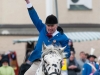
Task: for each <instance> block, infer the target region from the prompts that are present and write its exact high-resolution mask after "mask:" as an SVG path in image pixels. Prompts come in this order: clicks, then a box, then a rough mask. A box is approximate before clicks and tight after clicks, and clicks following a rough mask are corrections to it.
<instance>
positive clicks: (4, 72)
mask: <svg viewBox="0 0 100 75" xmlns="http://www.w3.org/2000/svg"><path fill="white" fill-rule="evenodd" d="M0 75H15V72H14V69H13V68H12V67H11V66H9V65H8V59H6V58H4V59H3V60H2V66H1V67H0Z"/></svg>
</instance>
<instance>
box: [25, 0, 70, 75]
mask: <svg viewBox="0 0 100 75" xmlns="http://www.w3.org/2000/svg"><path fill="white" fill-rule="evenodd" d="M25 1H26V3H27V8H28V13H29V15H30V18H31V20H32V22H33V23H34V25H35V26H36V28H37V30H38V31H39V38H38V41H37V44H36V47H35V49H34V50H33V52H32V54H31V55H30V57H29V58H28V60H27V62H26V63H27V64H32V65H31V67H30V68H29V69H28V70H27V71H26V72H25V74H24V75H35V72H36V70H37V68H38V67H39V64H40V58H41V54H42V43H43V42H44V43H45V44H46V45H50V44H53V45H56V46H61V47H64V46H66V48H65V50H64V52H67V54H66V58H69V56H70V48H69V46H68V41H69V39H68V38H67V36H66V35H65V34H64V33H62V30H61V29H58V30H57V28H58V20H57V18H56V17H55V16H54V15H49V16H48V17H47V18H46V21H45V24H44V23H42V21H41V19H40V18H39V16H38V14H37V12H36V11H35V9H34V7H33V6H32V4H31V3H30V0H25Z"/></svg>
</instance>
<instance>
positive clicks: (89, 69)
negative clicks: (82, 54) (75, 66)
mask: <svg viewBox="0 0 100 75" xmlns="http://www.w3.org/2000/svg"><path fill="white" fill-rule="evenodd" d="M87 58H88V60H89V62H88V63H85V64H84V65H83V69H82V75H93V73H94V72H95V71H96V70H98V69H99V66H98V64H96V62H95V58H97V57H96V56H95V55H89V56H88V57H87Z"/></svg>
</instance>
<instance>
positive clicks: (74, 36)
mask: <svg viewBox="0 0 100 75" xmlns="http://www.w3.org/2000/svg"><path fill="white" fill-rule="evenodd" d="M65 34H66V36H67V37H68V38H69V39H71V40H72V41H73V42H82V41H92V40H99V39H100V32H67V33H65ZM37 40H38V36H37V37H33V38H28V39H15V40H13V43H14V44H15V43H21V42H29V43H31V42H33V41H37Z"/></svg>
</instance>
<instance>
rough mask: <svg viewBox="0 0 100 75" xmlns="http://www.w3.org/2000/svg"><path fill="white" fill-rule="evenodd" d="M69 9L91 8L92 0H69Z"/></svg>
mask: <svg viewBox="0 0 100 75" xmlns="http://www.w3.org/2000/svg"><path fill="white" fill-rule="evenodd" d="M67 5H68V6H67V7H68V9H69V10H91V9H92V0H67Z"/></svg>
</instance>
